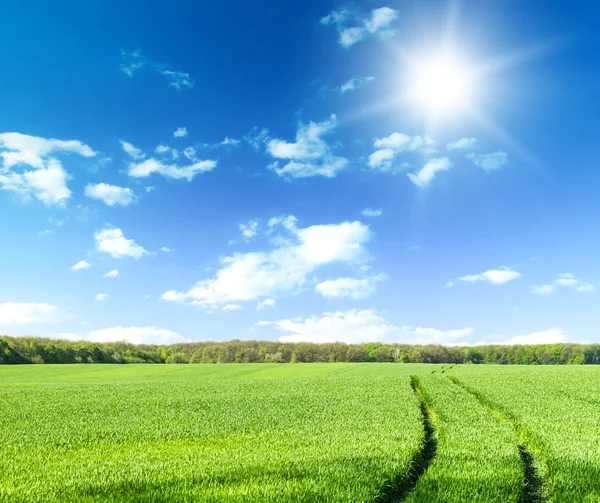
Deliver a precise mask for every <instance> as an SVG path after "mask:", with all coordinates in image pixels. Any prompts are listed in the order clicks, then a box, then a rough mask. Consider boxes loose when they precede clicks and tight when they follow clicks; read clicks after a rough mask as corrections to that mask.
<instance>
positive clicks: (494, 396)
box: [451, 366, 600, 503]
mask: <svg viewBox="0 0 600 503" xmlns="http://www.w3.org/2000/svg"><path fill="white" fill-rule="evenodd" d="M451 374H452V375H454V376H455V378H456V379H457V381H458V382H459V383H462V384H463V385H464V386H467V387H468V389H470V390H472V391H473V392H474V393H476V394H477V395H478V396H479V397H480V398H481V399H482V400H483V401H484V402H485V403H487V404H488V405H489V406H491V407H494V408H496V409H497V410H498V411H500V412H501V413H502V414H504V415H505V416H506V417H508V418H509V419H510V420H511V421H512V422H513V424H514V425H515V428H516V431H517V432H518V434H519V436H520V438H521V439H522V441H523V442H524V443H525V444H527V445H528V446H529V450H530V452H531V453H532V455H533V457H534V462H535V463H536V464H537V466H538V469H539V471H540V473H541V475H542V492H543V495H544V499H545V500H547V501H556V502H572V501H573V502H593V503H598V502H600V482H599V481H600V402H599V401H598V397H599V396H600V368H599V367H596V366H594V367H592V366H589V367H579V366H578V367H525V368H522V367H499V368H495V369H490V368H484V367H479V368H467V366H464V367H457V368H456V369H453V370H452V372H451Z"/></svg>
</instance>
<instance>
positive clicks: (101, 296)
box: [96, 293, 110, 302]
mask: <svg viewBox="0 0 600 503" xmlns="http://www.w3.org/2000/svg"><path fill="white" fill-rule="evenodd" d="M108 299H110V295H108V294H107V293H99V294H98V295H96V301H97V302H102V301H105V300H108Z"/></svg>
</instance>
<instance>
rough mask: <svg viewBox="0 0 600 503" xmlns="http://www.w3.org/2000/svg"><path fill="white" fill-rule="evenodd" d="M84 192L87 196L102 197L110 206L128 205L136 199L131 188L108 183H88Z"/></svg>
mask: <svg viewBox="0 0 600 503" xmlns="http://www.w3.org/2000/svg"><path fill="white" fill-rule="evenodd" d="M84 192H85V195H86V196H88V197H91V198H93V199H100V200H101V201H103V202H104V203H105V204H107V205H108V206H116V205H117V206H127V205H129V204H131V203H133V202H135V201H136V197H135V194H134V193H133V191H132V190H131V189H128V188H125V187H118V186H116V185H108V184H106V183H95V184H94V183H88V184H87V185H86V186H85V191H84Z"/></svg>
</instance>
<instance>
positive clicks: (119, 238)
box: [94, 229, 148, 260]
mask: <svg viewBox="0 0 600 503" xmlns="http://www.w3.org/2000/svg"><path fill="white" fill-rule="evenodd" d="M94 240H95V241H96V248H97V249H98V251H101V252H104V253H108V254H109V255H110V256H111V257H113V258H121V257H133V258H134V259H136V260H137V259H139V258H140V257H142V256H143V255H146V254H147V253H148V252H147V251H146V250H145V249H144V248H143V247H142V246H140V245H138V244H137V243H136V242H135V241H134V240H133V239H125V236H124V235H123V231H122V230H121V229H103V230H100V231H96V232H94Z"/></svg>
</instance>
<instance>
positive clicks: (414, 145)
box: [368, 132, 434, 172]
mask: <svg viewBox="0 0 600 503" xmlns="http://www.w3.org/2000/svg"><path fill="white" fill-rule="evenodd" d="M433 144H434V141H433V140H432V139H431V138H429V137H428V136H409V135H407V134H404V133H398V132H395V133H392V134H391V135H389V136H387V137H385V138H377V139H375V141H374V142H373V147H374V148H375V149H377V150H375V151H374V152H373V153H372V154H371V155H370V156H369V160H368V164H369V167H370V168H371V169H373V170H376V171H381V172H395V171H398V170H399V167H398V166H395V165H394V159H395V158H396V156H397V155H398V154H400V153H402V152H428V151H429V150H431V148H432V146H433Z"/></svg>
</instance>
